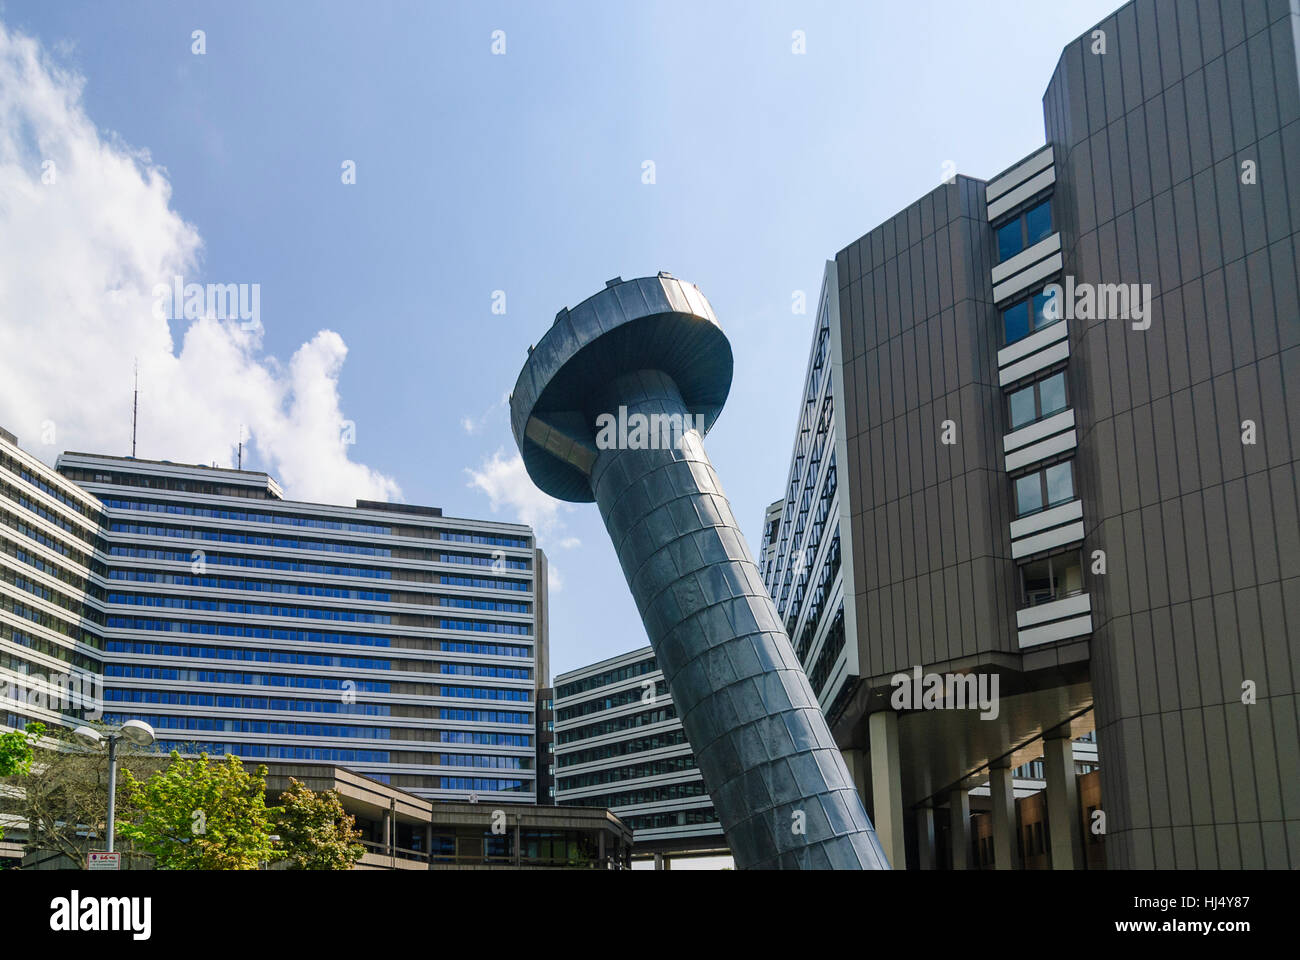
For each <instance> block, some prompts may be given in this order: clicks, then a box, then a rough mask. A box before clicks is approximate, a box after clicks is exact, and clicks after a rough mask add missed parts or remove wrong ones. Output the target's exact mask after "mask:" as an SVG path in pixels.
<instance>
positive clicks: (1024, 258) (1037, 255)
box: [992, 233, 1061, 297]
mask: <svg viewBox="0 0 1300 960" xmlns="http://www.w3.org/2000/svg"><path fill="white" fill-rule="evenodd" d="M1060 249H1061V235H1060V234H1059V233H1054V234H1052V235H1051V236H1050V237H1045V238H1043V239H1042V240H1039V241H1038V242H1037V243H1036V244H1034V245H1033V246H1032V247H1027V248H1025V249H1024V250H1021V251H1020V252H1019V253H1017V254H1016V255H1015V256H1014V257H1012V258H1011V259H1010V260H1003V261H1002V262H1001V263H999V264H998V265H997V266H995V267H994V268H993V271H992V277H993V284H994V290H993V295H994V297H996V296H997V284H999V283H1002V282H1003V281H1005V280H1007V279H1009V278H1011V277H1014V276H1015V275H1016V274H1017V273H1020V271H1022V270H1027V269H1028V268H1029V267H1032V266H1033V265H1034V264H1036V263H1037V262H1038V261H1040V260H1045V259H1046V258H1047V257H1048V256H1050V255H1051V254H1053V253H1056V252H1057V251H1059V250H1060Z"/></svg>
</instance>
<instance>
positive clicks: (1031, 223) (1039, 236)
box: [997, 199, 1052, 263]
mask: <svg viewBox="0 0 1300 960" xmlns="http://www.w3.org/2000/svg"><path fill="white" fill-rule="evenodd" d="M997 232H998V262H999V263H1005V262H1006V261H1008V260H1010V259H1011V258H1012V257H1014V256H1015V255H1016V254H1017V253H1019V252H1020V251H1021V250H1027V249H1029V248H1030V247H1032V246H1033V245H1034V244H1036V243H1038V242H1039V241H1040V240H1045V239H1047V237H1049V236H1050V235H1051V233H1052V201H1051V200H1050V199H1049V200H1044V201H1042V202H1041V203H1037V204H1035V205H1034V206H1032V207H1030V208H1029V209H1028V210H1026V211H1025V212H1024V213H1022V214H1020V215H1019V216H1018V217H1016V218H1015V219H1014V220H1012V221H1011V222H1009V223H1006V224H1003V225H1002V226H1000V227H998V231H997Z"/></svg>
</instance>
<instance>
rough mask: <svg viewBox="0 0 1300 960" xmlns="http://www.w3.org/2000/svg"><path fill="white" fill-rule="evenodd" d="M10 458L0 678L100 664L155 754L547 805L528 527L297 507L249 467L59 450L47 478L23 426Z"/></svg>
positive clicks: (1, 505) (37, 712)
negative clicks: (145, 726) (29, 450)
mask: <svg viewBox="0 0 1300 960" xmlns="http://www.w3.org/2000/svg"><path fill="white" fill-rule="evenodd" d="M0 457H3V458H4V460H3V463H2V464H0V466H2V467H3V470H4V473H3V476H2V477H0V480H2V481H3V484H4V486H3V488H2V489H0V494H2V495H3V500H2V501H0V510H3V516H4V518H5V524H4V526H3V528H2V529H3V538H4V546H5V549H4V553H3V554H0V557H2V558H3V559H0V564H2V565H3V569H5V570H6V571H7V575H6V577H5V580H4V589H3V596H4V608H3V610H2V611H0V631H3V633H0V655H2V656H3V657H4V661H3V666H0V669H4V667H8V669H9V670H10V675H12V674H13V673H14V672H17V673H27V672H31V671H33V670H37V669H39V670H41V671H52V670H56V669H61V668H64V667H66V669H67V670H69V671H80V672H84V673H87V674H92V675H96V676H97V677H102V688H103V689H102V705H103V714H102V718H101V719H103V720H104V721H105V722H108V723H113V724H116V723H120V722H122V721H124V720H127V719H131V718H138V719H141V720H144V721H146V722H148V723H150V724H151V725H152V726H153V727H154V729H155V730H156V732H157V734H158V738H159V741H158V742H159V746H160V747H161V748H162V749H164V750H167V749H180V750H183V751H192V750H197V749H203V750H207V751H208V752H209V753H213V754H224V753H234V754H237V755H239V756H240V757H243V758H245V759H248V760H257V761H266V762H268V763H274V762H289V761H295V762H316V763H328V764H338V765H340V766H345V767H348V768H349V769H352V770H355V771H357V772H358V773H362V774H364V775H366V776H369V777H372V778H374V779H377V780H380V781H383V782H385V783H388V784H390V785H392V786H393V787H398V788H401V789H404V790H407V791H409V792H410V793H413V794H415V795H418V796H421V797H426V798H429V799H434V800H468V799H470V798H478V797H488V796H492V797H497V798H499V799H500V800H501V801H506V802H517V803H533V802H536V800H537V795H536V775H537V756H536V717H535V709H536V691H537V690H538V689H539V688H540V687H542V686H543V685H544V684H545V682H546V677H545V671H546V669H547V667H546V664H547V656H546V650H547V634H546V607H545V592H546V560H545V556H544V554H543V553H542V552H541V551H540V550H539V549H537V547H536V545H535V543H534V540H533V536H532V532H531V530H529V529H528V528H527V527H523V526H519V525H515V524H506V523H497V522H488V521H479V520H467V519H456V518H449V517H443V516H442V512H441V511H440V510H438V509H437V508H431V507H419V506H411V505H406V504H389V503H377V502H370V501H359V502H358V503H357V506H356V507H345V506H332V505H325V504H311V503H299V502H294V501H290V500H285V499H284V498H283V494H282V492H281V490H280V488H279V486H278V484H277V483H276V482H275V480H274V479H272V478H271V477H269V476H267V475H266V474H264V473H259V472H256V471H248V470H231V469H218V468H212V467H203V466H192V465H184V464H174V463H167V462H157V461H148V460H139V459H133V458H127V457H111V456H99V455H91V454H83V453H65V454H63V455H61V456H60V457H59V459H58V464H57V472H55V471H51V470H50V469H49V468H48V467H45V466H44V465H43V464H41V463H40V462H39V461H37V460H35V458H33V457H31V456H29V455H27V454H25V453H24V452H23V451H22V450H20V449H19V448H18V446H17V444H16V443H15V442H13V440H12V438H11V437H4V438H0ZM12 664H17V666H12ZM23 664H26V665H27V666H26V668H24V666H23ZM5 712H6V715H7V725H8V726H11V727H14V726H17V725H18V724H19V722H20V721H25V720H26V719H28V718H31V719H43V720H46V721H47V722H63V723H65V724H68V723H71V722H73V721H74V720H76V719H77V717H78V716H80V715H79V714H76V713H72V712H65V713H63V714H61V715H59V714H56V713H53V712H51V711H50V710H48V709H45V710H43V711H42V710H41V709H37V708H31V709H23V708H22V705H21V704H19V703H16V702H15V701H14V700H13V699H12V698H7V699H6V703H5Z"/></svg>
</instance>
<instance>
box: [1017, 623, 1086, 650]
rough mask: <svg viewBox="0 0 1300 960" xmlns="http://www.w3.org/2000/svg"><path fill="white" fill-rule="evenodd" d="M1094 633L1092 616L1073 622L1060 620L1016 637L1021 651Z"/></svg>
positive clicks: (1031, 629) (1023, 632) (1020, 633)
mask: <svg viewBox="0 0 1300 960" xmlns="http://www.w3.org/2000/svg"><path fill="white" fill-rule="evenodd" d="M1090 633H1092V616H1091V615H1088V616H1084V617H1075V618H1074V619H1072V620H1058V621H1056V622H1055V623H1049V624H1047V625H1046V626H1042V627H1032V628H1030V629H1028V630H1021V631H1019V633H1018V634H1017V636H1016V639H1017V642H1018V643H1019V645H1020V649H1022V650H1023V649H1025V648H1026V647H1036V646H1038V645H1039V644H1042V643H1052V642H1053V641H1056V640H1069V639H1071V638H1072V637H1086V636H1087V635H1088V634H1090Z"/></svg>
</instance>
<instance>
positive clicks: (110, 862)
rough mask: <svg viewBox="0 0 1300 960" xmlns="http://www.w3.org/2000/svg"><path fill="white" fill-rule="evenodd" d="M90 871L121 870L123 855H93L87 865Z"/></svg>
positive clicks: (100, 853)
mask: <svg viewBox="0 0 1300 960" xmlns="http://www.w3.org/2000/svg"><path fill="white" fill-rule="evenodd" d="M86 868H87V869H89V870H121V869H122V855H121V854H120V853H104V852H99V853H92V854H91V855H90V858H89V860H88V861H87V863H86Z"/></svg>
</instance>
